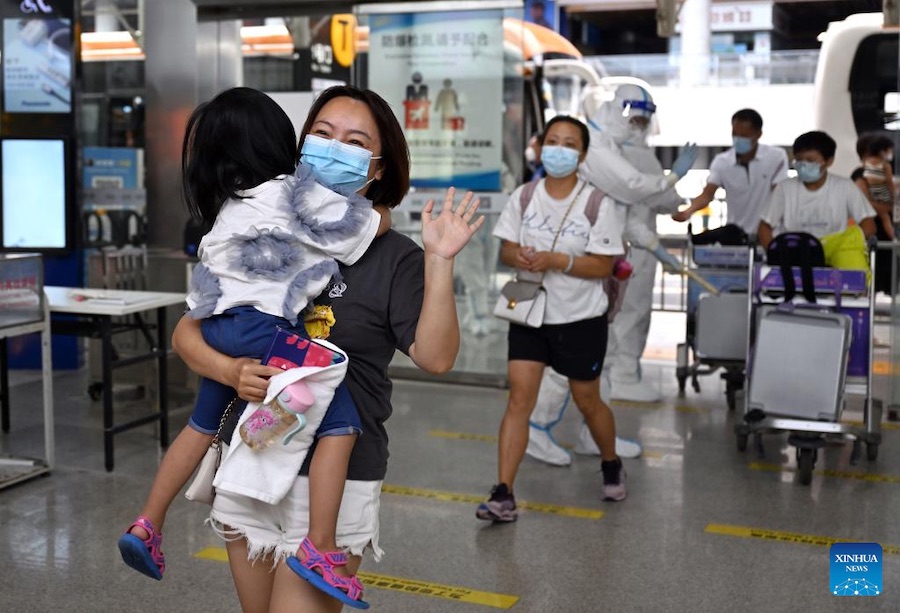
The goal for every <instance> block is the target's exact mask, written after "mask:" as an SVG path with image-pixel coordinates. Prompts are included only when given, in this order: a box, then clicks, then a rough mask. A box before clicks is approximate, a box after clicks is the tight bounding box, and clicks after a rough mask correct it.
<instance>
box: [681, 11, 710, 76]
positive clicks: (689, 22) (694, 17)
mask: <svg viewBox="0 0 900 613" xmlns="http://www.w3.org/2000/svg"><path fill="white" fill-rule="evenodd" d="M710 5H711V0H685V2H684V4H683V5H682V7H681V13H680V15H679V17H678V22H679V24H680V26H681V64H680V70H679V76H680V80H681V87H692V86H695V85H705V84H706V83H707V82H708V81H709V67H710V30H709V13H710Z"/></svg>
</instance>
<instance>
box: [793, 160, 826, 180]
mask: <svg viewBox="0 0 900 613" xmlns="http://www.w3.org/2000/svg"><path fill="white" fill-rule="evenodd" d="M794 168H795V169H796V170H797V178H799V179H800V180H801V181H803V182H804V183H815V182H816V181H818V180H819V179H821V178H822V166H821V164H819V163H818V162H803V161H800V162H794Z"/></svg>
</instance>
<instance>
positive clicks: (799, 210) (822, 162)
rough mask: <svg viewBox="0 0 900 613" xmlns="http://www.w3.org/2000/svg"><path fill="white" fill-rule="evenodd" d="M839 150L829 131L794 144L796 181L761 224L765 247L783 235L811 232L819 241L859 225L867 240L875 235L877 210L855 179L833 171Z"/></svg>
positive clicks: (776, 195) (782, 190) (784, 187)
mask: <svg viewBox="0 0 900 613" xmlns="http://www.w3.org/2000/svg"><path fill="white" fill-rule="evenodd" d="M836 147H837V145H836V143H835V142H834V139H833V138H831V137H830V136H828V135H827V134H826V133H825V132H807V133H806V134H801V135H800V136H798V137H797V140H795V141H794V145H793V151H794V168H796V170H797V177H796V178H794V179H789V180H787V181H784V182H782V183H780V184H779V185H778V186H777V187H776V188H775V190H774V191H773V192H772V197H771V198H770V199H769V203H768V205H767V206H766V208H765V210H764V211H763V214H762V220H761V221H760V223H759V229H758V237H759V243H760V245H762V246H763V248H766V247H768V246H769V243H771V242H772V239H773V238H774V237H775V236H777V235H778V234H781V233H783V232H808V233H809V234H812V235H813V236H815V237H816V238H822V237H823V236H825V235H827V234H834V233H837V232H843V231H844V230H846V229H847V223H848V220H849V219H852V220H854V221H855V222H856V223H857V224H858V225H859V227H860V228H861V229H862V231H863V234H865V236H866V238H868V237H870V236H872V235H874V234H875V219H874V217H875V210H874V209H873V208H872V207H871V206H870V205H869V203H868V201H866V199H865V197H864V196H863V194H862V192H861V191H860V190H859V188H857V187H856V185H854V184H853V182H852V181H850V179H845V178H844V177H837V176H835V175H832V174H830V173H829V172H828V167H829V166H831V164H832V163H833V162H834V152H835V149H836Z"/></svg>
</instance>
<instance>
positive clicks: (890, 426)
mask: <svg viewBox="0 0 900 613" xmlns="http://www.w3.org/2000/svg"><path fill="white" fill-rule="evenodd" d="M841 423H842V424H847V425H848V426H856V427H858V428H862V427H863V426H864V425H865V424H863V422H861V421H844V420H843V419H842V420H841ZM881 429H882V430H900V424H898V423H894V422H890V421H883V422H881Z"/></svg>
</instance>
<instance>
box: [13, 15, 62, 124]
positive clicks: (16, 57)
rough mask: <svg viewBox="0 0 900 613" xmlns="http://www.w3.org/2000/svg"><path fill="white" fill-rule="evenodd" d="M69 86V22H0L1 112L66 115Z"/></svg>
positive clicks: (40, 19) (24, 19)
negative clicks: (0, 32) (0, 51)
mask: <svg viewBox="0 0 900 613" xmlns="http://www.w3.org/2000/svg"><path fill="white" fill-rule="evenodd" d="M71 84H72V27H71V20H69V19H62V18H61V19H53V18H46V17H38V18H27V17H26V18H12V19H10V18H7V19H4V20H3V88H4V90H5V92H4V103H3V109H4V111H6V112H7V113H69V112H71V110H72V87H71Z"/></svg>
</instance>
